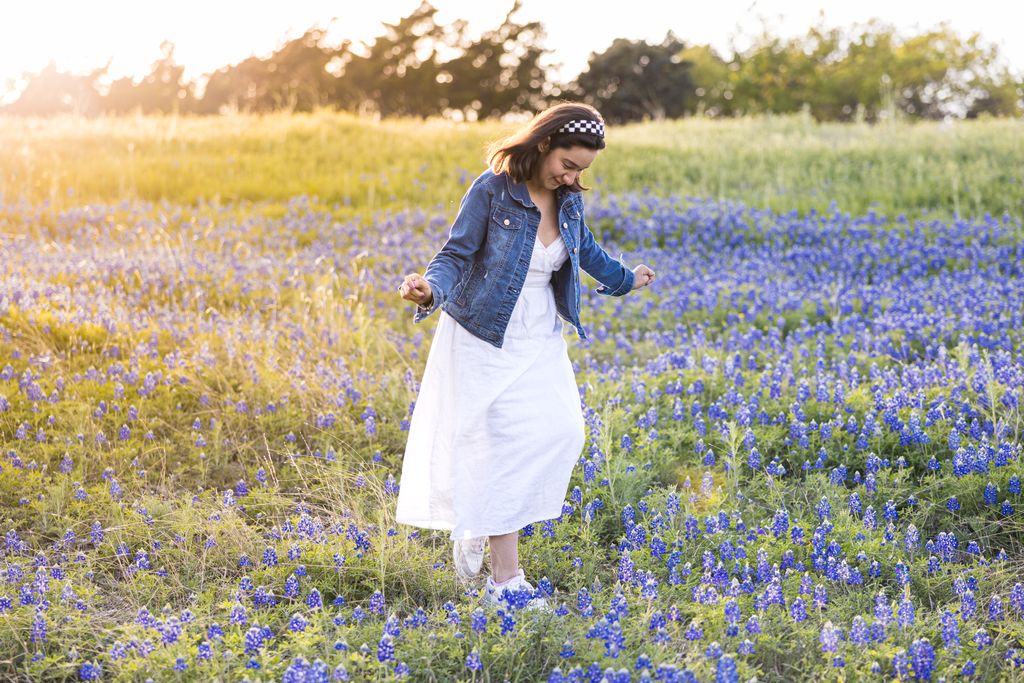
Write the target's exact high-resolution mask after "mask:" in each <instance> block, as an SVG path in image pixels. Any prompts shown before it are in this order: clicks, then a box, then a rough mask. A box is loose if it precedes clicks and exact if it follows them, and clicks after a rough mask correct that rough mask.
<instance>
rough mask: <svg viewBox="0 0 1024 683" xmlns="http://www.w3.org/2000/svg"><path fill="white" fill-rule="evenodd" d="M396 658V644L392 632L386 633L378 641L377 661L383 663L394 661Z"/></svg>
mask: <svg viewBox="0 0 1024 683" xmlns="http://www.w3.org/2000/svg"><path fill="white" fill-rule="evenodd" d="M394 660H395V644H394V642H393V640H392V638H391V634H389V633H385V634H383V635H382V636H381V638H380V641H379V642H378V643H377V661H378V662H381V663H385V662H393V661H394Z"/></svg>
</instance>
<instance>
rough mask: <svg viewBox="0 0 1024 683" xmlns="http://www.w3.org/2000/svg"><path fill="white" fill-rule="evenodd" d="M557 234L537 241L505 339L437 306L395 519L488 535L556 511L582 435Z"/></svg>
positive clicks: (457, 534) (459, 534) (562, 250)
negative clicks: (558, 286) (562, 308)
mask: <svg viewBox="0 0 1024 683" xmlns="http://www.w3.org/2000/svg"><path fill="white" fill-rule="evenodd" d="M567 258H569V254H568V251H567V250H566V247H565V242H564V241H563V240H562V237H561V236H559V237H558V238H557V239H555V241H554V242H552V243H551V244H549V245H548V246H547V247H545V246H544V245H543V244H542V243H541V241H540V238H539V237H538V238H537V240H536V241H535V242H534V246H533V254H532V255H531V257H530V267H529V270H528V272H527V273H526V281H525V282H524V283H523V288H522V291H521V292H520V294H519V298H518V299H517V300H516V304H515V307H514V308H513V310H512V315H511V316H510V318H509V322H508V327H507V328H506V331H505V338H504V341H503V344H502V348H500V349H499V348H497V347H495V346H493V345H491V344H489V343H488V342H486V341H484V340H482V339H480V338H478V337H476V336H474V335H473V334H472V333H470V332H469V331H467V330H466V329H465V328H464V327H462V325H460V324H459V323H458V322H456V321H455V319H454V318H452V317H451V316H450V315H448V314H447V313H446V312H445V311H444V310H443V309H442V310H441V311H440V312H439V319H438V321H437V328H436V330H435V332H434V339H433V341H432V343H431V345H430V352H429V353H428V355H427V362H426V366H425V367H424V370H423V379H422V381H421V382H420V390H419V394H418V395H417V397H416V404H415V406H414V408H413V414H412V418H411V421H410V424H409V436H408V440H407V442H406V447H405V457H404V460H403V462H402V478H401V480H400V482H399V484H400V485H399V492H398V501H397V504H396V508H395V519H396V521H398V522H400V523H403V524H409V525H413V526H418V527H423V528H428V529H443V530H450V531H451V536H452V538H453V539H454V538H472V537H475V536H496V535H500V534H506V533H510V532H513V531H518V530H519V529H522V528H523V527H524V526H526V525H527V524H530V523H532V522H539V521H542V520H546V519H553V518H555V517H558V516H559V514H561V511H562V503H563V502H564V500H565V495H566V492H567V490H568V486H569V477H570V475H571V474H572V470H573V467H574V466H575V465H576V463H577V462H578V460H579V457H580V454H581V452H582V450H583V444H584V440H585V438H586V433H585V431H584V429H585V424H584V421H583V411H582V409H581V406H580V394H579V390H578V388H577V386H576V377H575V374H574V372H573V368H572V363H571V362H570V360H569V354H568V349H567V346H566V343H565V339H564V337H563V336H562V320H561V318H559V317H558V313H557V311H556V309H555V293H554V290H553V289H552V286H551V273H553V272H554V271H556V270H558V269H559V268H560V267H561V266H562V264H563V263H564V262H565V260H566V259H567Z"/></svg>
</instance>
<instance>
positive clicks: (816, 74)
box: [0, 0, 1024, 123]
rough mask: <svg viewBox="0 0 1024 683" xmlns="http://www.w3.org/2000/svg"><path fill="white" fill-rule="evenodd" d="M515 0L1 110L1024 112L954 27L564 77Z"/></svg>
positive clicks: (672, 40)
mask: <svg viewBox="0 0 1024 683" xmlns="http://www.w3.org/2000/svg"><path fill="white" fill-rule="evenodd" d="M519 9H520V0H514V3H513V6H512V8H511V10H510V11H509V12H508V13H507V14H506V15H505V18H504V20H503V21H502V23H501V24H500V25H499V26H498V27H496V28H494V29H492V30H489V31H486V32H484V33H483V34H482V35H480V36H479V37H476V38H471V37H470V36H469V35H468V34H467V31H466V22H465V21H462V20H459V21H456V22H454V23H452V24H438V23H437V22H436V20H435V14H436V12H437V10H436V9H435V8H434V7H433V6H432V5H431V4H430V2H429V1H424V2H423V3H422V4H421V5H420V6H419V7H418V8H417V9H415V10H414V11H413V12H412V13H411V14H409V15H408V16H406V17H403V18H402V19H400V20H399V21H398V22H397V23H394V24H384V31H383V33H382V34H381V35H379V36H378V37H376V39H375V40H374V41H373V42H372V43H371V44H369V45H367V46H366V47H365V49H356V47H355V46H354V45H353V44H352V42H351V41H348V40H346V41H343V42H342V43H341V44H340V45H329V44H327V42H326V35H325V33H326V32H325V31H324V30H323V29H319V28H311V29H309V30H307V31H306V32H305V33H304V34H303V35H302V36H301V37H299V38H295V39H293V40H290V41H288V42H286V43H285V44H284V45H282V46H281V47H280V48H279V49H277V50H275V51H274V52H273V53H272V54H271V55H270V56H268V57H255V56H254V57H249V58H248V59H245V60H243V61H241V62H239V63H238V64H232V65H229V66H225V67H223V68H221V69H219V70H217V71H215V72H214V73H212V74H208V77H207V78H205V83H203V85H202V87H201V86H200V85H199V84H198V83H195V82H191V81H187V80H185V78H184V67H183V66H182V65H180V64H178V63H177V61H176V60H175V57H174V45H173V44H171V43H169V42H164V43H163V44H162V45H161V57H160V59H158V60H157V61H156V62H155V63H154V64H153V66H152V68H151V70H150V72H149V73H148V74H146V75H145V76H143V77H142V78H140V79H135V78H131V77H126V78H120V79H117V80H113V81H112V82H110V83H108V84H105V83H104V77H105V75H106V70H107V67H102V68H97V69H94V70H93V71H91V72H89V73H86V74H71V73H65V72H61V71H59V70H58V69H57V68H56V66H54V65H53V64H51V65H49V66H47V67H46V68H45V69H43V70H42V71H40V72H38V73H36V74H32V75H30V76H29V78H28V80H27V84H26V85H25V87H24V88H23V89H22V91H21V92H20V94H19V96H18V98H17V99H16V100H15V101H13V102H11V103H10V104H8V105H6V106H4V107H2V108H0V112H5V113H10V114H22V115H37V116H38V115H43V116H45V115H51V114H57V113H65V112H74V113H78V114H82V115H86V116H94V115H101V114H120V113H128V112H134V111H141V112H143V113H157V112H162V113H182V114H183V113H188V114H199V115H202V114H223V113H228V112H253V113H261V112H272V111H290V112H304V111H311V110H313V109H316V108H323V107H326V108H335V109H341V110H347V111H353V112H358V113H368V114H375V115H379V116H383V117H387V116H419V117H427V116H436V115H439V114H440V115H444V116H447V117H450V118H455V119H463V120H476V119H481V118H490V117H499V116H501V115H503V114H505V113H523V112H525V113H532V112H535V111H539V110H541V109H543V108H544V107H546V106H548V104H550V103H551V102H553V101H556V100H559V99H565V98H568V99H576V100H581V101H585V102H589V103H590V104H593V105H594V106H596V107H597V108H598V109H599V110H600V111H601V113H602V115H603V116H604V117H605V119H606V120H607V121H608V122H609V123H628V122H632V121H642V120H649V119H665V118H677V117H681V116H692V115H705V116H740V115H743V114H760V113H769V112H771V113H779V114H782V113H789V112H795V111H800V110H806V111H808V112H809V113H810V114H811V115H812V116H813V117H814V118H815V119H817V120H820V121H824V120H829V121H851V120H867V121H871V122H874V121H878V120H880V119H884V118H886V117H894V116H910V117H917V118H925V119H941V118H946V117H959V118H974V117H977V116H979V115H982V114H989V115H993V116H1019V115H1021V114H1022V113H1024V79H1022V78H1021V76H1020V75H1018V74H1014V73H1013V72H1011V70H1010V69H1009V67H1008V66H1006V65H1005V64H1004V63H1003V61H1002V58H1001V56H1000V54H999V52H998V49H997V48H996V47H995V46H994V45H986V44H983V43H982V41H981V38H980V36H979V35H978V34H973V35H970V36H968V37H966V38H965V37H961V36H960V35H959V34H957V33H956V32H955V31H953V30H952V29H951V28H950V27H949V25H948V24H940V25H939V27H938V28H936V29H933V30H930V31H928V32H925V33H922V34H920V35H914V36H909V37H905V36H901V35H899V34H898V33H897V32H896V31H895V29H894V28H893V27H891V26H889V25H887V24H885V23H883V22H880V21H878V20H871V21H869V22H867V23H865V24H861V25H857V26H854V27H852V28H850V29H841V28H838V27H833V28H826V27H825V26H823V25H820V24H819V25H817V26H814V27H812V28H811V29H809V30H808V32H807V33H806V34H805V35H803V36H798V37H795V38H788V39H783V38H780V37H777V36H772V35H769V34H768V33H767V32H762V34H761V35H760V36H758V37H757V38H756V39H755V40H754V41H753V42H752V44H751V45H750V47H748V48H747V49H744V50H735V49H734V50H733V51H732V54H731V55H720V54H719V53H718V52H717V51H716V50H715V49H713V48H712V47H710V46H708V45H690V44H686V43H685V42H684V41H682V40H681V39H680V38H679V37H678V36H676V35H675V34H674V33H673V32H672V31H669V32H668V33H667V34H666V36H665V38H664V40H662V41H661V42H659V43H648V42H647V41H643V40H627V39H624V38H620V39H617V40H615V41H613V42H612V44H611V45H610V46H609V47H608V48H607V49H606V50H604V51H603V52H600V53H596V52H595V53H591V55H590V58H589V60H588V63H587V67H586V68H585V69H584V71H583V72H582V73H580V74H579V75H578V76H577V77H576V78H575V79H574V80H572V81H571V82H568V83H558V82H555V81H554V80H553V79H552V77H551V74H550V70H549V69H548V68H547V67H545V66H544V65H542V62H543V61H544V59H545V57H546V55H547V54H548V53H550V52H551V50H550V49H548V48H546V47H544V40H545V32H544V28H543V26H542V24H541V23H540V22H535V21H534V22H527V23H519V22H517V21H515V20H513V18H512V17H513V16H514V15H515V14H516V13H517V12H518V11H519Z"/></svg>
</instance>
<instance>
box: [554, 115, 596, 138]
mask: <svg viewBox="0 0 1024 683" xmlns="http://www.w3.org/2000/svg"><path fill="white" fill-rule="evenodd" d="M558 132H559V133H593V134H594V135H597V136H599V137H602V138H603V137H604V124H603V123H601V122H600V121H594V120H590V119H584V120H580V121H569V122H568V123H566V124H565V125H563V126H562V127H561V128H559V129H558Z"/></svg>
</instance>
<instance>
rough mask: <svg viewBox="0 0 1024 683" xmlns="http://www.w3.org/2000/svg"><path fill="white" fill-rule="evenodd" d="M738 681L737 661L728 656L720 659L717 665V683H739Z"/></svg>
mask: <svg viewBox="0 0 1024 683" xmlns="http://www.w3.org/2000/svg"><path fill="white" fill-rule="evenodd" d="M738 681H739V674H738V673H737V671H736V661H735V660H734V659H733V658H732V657H730V656H728V655H727V656H724V657H720V658H719V659H718V662H717V663H716V664H715V683H737V682H738Z"/></svg>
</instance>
